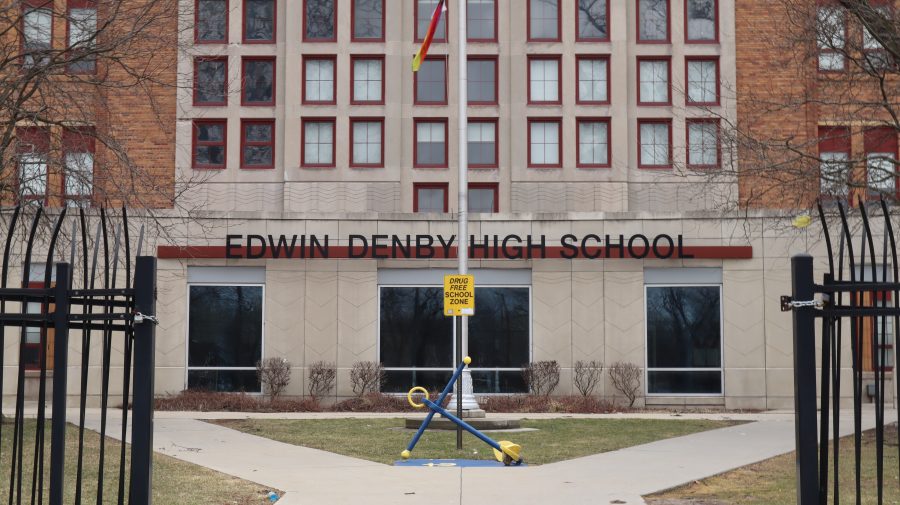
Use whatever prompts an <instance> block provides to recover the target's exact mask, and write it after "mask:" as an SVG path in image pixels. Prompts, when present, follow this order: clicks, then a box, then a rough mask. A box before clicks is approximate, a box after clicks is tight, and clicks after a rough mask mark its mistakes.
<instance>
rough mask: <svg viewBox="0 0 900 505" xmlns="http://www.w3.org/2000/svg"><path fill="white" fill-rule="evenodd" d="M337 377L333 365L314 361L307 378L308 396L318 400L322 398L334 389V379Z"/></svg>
mask: <svg viewBox="0 0 900 505" xmlns="http://www.w3.org/2000/svg"><path fill="white" fill-rule="evenodd" d="M336 377H337V368H335V366H334V363H326V362H325V361H316V362H315V363H313V364H312V365H310V367H309V375H308V377H307V380H308V382H307V390H308V391H309V396H312V397H313V398H318V397H320V396H324V395H326V394H328V392H329V391H331V389H332V388H334V379H335V378H336Z"/></svg>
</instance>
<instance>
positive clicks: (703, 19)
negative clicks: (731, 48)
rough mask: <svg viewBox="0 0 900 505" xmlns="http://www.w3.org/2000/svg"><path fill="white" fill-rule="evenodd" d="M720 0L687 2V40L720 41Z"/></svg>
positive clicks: (685, 10)
mask: <svg viewBox="0 0 900 505" xmlns="http://www.w3.org/2000/svg"><path fill="white" fill-rule="evenodd" d="M718 9H719V0H686V1H685V3H684V19H685V40H686V41H687V42H715V41H717V40H718V39H719V20H718V14H719V12H718Z"/></svg>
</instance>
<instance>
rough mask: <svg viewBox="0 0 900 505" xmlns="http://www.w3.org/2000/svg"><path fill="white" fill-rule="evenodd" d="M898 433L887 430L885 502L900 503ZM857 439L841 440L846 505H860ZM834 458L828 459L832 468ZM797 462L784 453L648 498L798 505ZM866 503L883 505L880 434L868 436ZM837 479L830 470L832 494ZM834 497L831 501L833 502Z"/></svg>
mask: <svg viewBox="0 0 900 505" xmlns="http://www.w3.org/2000/svg"><path fill="white" fill-rule="evenodd" d="M896 433H897V432H896V428H892V429H887V430H886V431H885V444H884V488H883V489H884V503H885V504H898V503H900V480H898V470H897V434H896ZM853 454H854V451H853V437H847V438H843V439H841V456H840V465H841V467H840V478H841V484H840V488H841V497H840V498H841V500H840V501H841V503H856V501H855V497H856V484H855V476H854V473H855V471H854V468H855V466H854V459H853ZM833 461H834V460H833V459H832V456H829V465H831V467H830V469H831V470H833V468H834V466H833ZM795 465H796V463H795V457H794V453H790V454H784V455H782V456H778V457H775V458H772V459H768V460H766V461H762V462H760V463H757V464H755V465H750V466H746V467H743V468H739V469H737V470H734V471H731V472H728V473H725V474H722V475H719V476H717V477H711V478H709V479H705V480H703V481H699V482H695V483H693V484H690V485H687V486H684V487H680V488H676V489H673V490H671V491H667V492H665V493H661V494H657V495H653V496H647V497H645V500H646V501H647V503H649V504H655V505H676V504H677V505H682V504H683V505H689V504H701V503H702V504H704V505H714V504H715V505H719V504H722V505H725V504H728V505H731V504H734V505H737V504H741V505H781V504H794V503H797V487H796V466H795ZM861 473H862V477H863V478H862V503H864V504H875V503H878V500H877V496H876V491H875V490H876V480H875V432H874V431H869V432H865V433H864V434H863V444H862V472H861ZM833 479H834V475H833V474H832V471H829V482H828V488H829V495H830V494H831V491H833V490H834V487H833V486H834V480H833ZM831 502H832V498H831V497H830V496H829V503H831Z"/></svg>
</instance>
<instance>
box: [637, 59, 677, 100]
mask: <svg viewBox="0 0 900 505" xmlns="http://www.w3.org/2000/svg"><path fill="white" fill-rule="evenodd" d="M637 66H638V105H672V60H671V58H670V57H668V56H638V59H637Z"/></svg>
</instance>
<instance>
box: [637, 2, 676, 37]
mask: <svg viewBox="0 0 900 505" xmlns="http://www.w3.org/2000/svg"><path fill="white" fill-rule="evenodd" d="M635 2H636V3H637V35H638V36H637V41H638V43H639V44H641V43H644V44H648V43H649V44H668V43H669V40H670V35H669V31H670V28H669V26H670V24H671V21H670V20H669V11H670V9H669V0H635Z"/></svg>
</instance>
